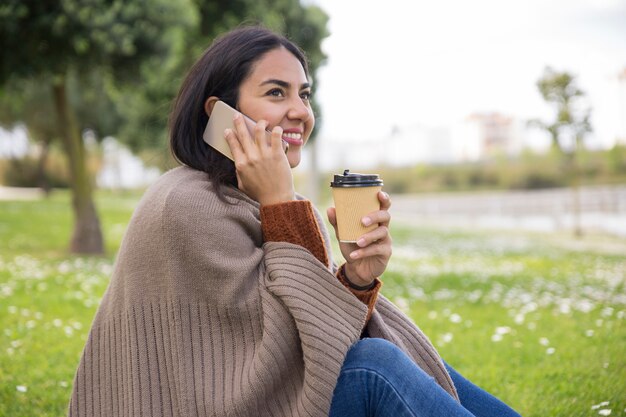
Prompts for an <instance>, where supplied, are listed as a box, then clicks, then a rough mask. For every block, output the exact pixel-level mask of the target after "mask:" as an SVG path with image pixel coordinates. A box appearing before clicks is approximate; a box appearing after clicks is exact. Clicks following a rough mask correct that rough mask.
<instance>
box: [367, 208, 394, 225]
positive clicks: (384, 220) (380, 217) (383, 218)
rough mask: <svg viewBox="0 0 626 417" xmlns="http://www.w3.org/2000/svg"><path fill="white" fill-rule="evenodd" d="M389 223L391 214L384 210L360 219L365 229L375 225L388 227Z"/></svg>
mask: <svg viewBox="0 0 626 417" xmlns="http://www.w3.org/2000/svg"><path fill="white" fill-rule="evenodd" d="M390 221H391V214H390V213H389V212H388V211H386V210H378V211H373V212H371V213H370V214H368V215H367V216H365V217H363V218H362V219H361V223H363V226H365V227H367V226H369V225H371V224H376V223H378V224H379V225H384V226H389V222H390Z"/></svg>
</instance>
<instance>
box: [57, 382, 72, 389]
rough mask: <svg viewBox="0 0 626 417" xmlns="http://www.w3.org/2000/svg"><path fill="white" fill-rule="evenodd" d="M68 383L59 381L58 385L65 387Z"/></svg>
mask: <svg viewBox="0 0 626 417" xmlns="http://www.w3.org/2000/svg"><path fill="white" fill-rule="evenodd" d="M69 385H70V384H68V383H67V381H59V386H60V387H63V388H67V387H69Z"/></svg>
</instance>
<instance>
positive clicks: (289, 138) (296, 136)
mask: <svg viewBox="0 0 626 417" xmlns="http://www.w3.org/2000/svg"><path fill="white" fill-rule="evenodd" d="M283 140H284V141H285V142H287V143H289V144H291V145H302V133H295V132H288V133H283Z"/></svg>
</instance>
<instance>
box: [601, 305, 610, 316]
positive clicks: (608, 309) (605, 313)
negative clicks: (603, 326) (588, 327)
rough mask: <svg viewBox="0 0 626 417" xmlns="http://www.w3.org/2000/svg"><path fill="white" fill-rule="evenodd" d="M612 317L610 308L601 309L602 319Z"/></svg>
mask: <svg viewBox="0 0 626 417" xmlns="http://www.w3.org/2000/svg"><path fill="white" fill-rule="evenodd" d="M612 315H613V308H612V307H604V308H603V309H602V317H611V316H612Z"/></svg>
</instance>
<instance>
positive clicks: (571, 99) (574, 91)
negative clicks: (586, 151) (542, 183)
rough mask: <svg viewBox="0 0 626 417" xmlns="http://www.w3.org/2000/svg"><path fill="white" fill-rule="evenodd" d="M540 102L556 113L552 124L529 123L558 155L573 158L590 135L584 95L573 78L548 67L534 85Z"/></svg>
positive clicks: (589, 111) (588, 112)
mask: <svg viewBox="0 0 626 417" xmlns="http://www.w3.org/2000/svg"><path fill="white" fill-rule="evenodd" d="M537 88H538V89H539V92H540V93H541V96H542V97H543V99H544V100H545V101H546V102H547V103H548V104H551V105H552V106H553V107H554V109H555V110H556V115H555V118H554V120H553V121H552V122H543V121H541V120H533V121H532V123H533V124H534V125H536V126H538V127H540V128H542V129H544V130H545V131H547V132H548V134H549V135H550V138H551V139H552V146H553V148H554V149H556V150H558V151H559V152H561V153H568V152H569V153H571V154H574V153H575V152H576V149H577V148H578V147H580V146H582V144H583V141H584V137H585V135H586V134H587V133H589V132H591V130H592V128H591V123H590V117H591V110H590V109H589V108H586V107H583V105H584V101H585V93H584V92H583V91H582V90H581V89H580V88H578V86H577V85H576V78H575V77H574V76H573V75H571V74H569V73H568V72H558V71H555V70H553V69H552V68H550V67H547V68H546V69H545V70H544V73H543V76H542V77H541V78H540V79H539V80H538V81H537Z"/></svg>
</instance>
